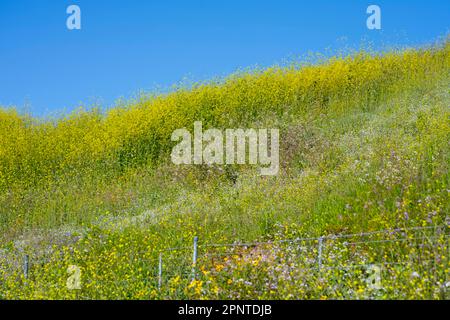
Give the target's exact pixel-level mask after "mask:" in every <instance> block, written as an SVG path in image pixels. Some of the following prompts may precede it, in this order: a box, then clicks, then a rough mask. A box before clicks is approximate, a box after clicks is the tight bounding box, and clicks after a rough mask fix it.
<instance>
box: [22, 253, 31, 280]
mask: <svg viewBox="0 0 450 320" xmlns="http://www.w3.org/2000/svg"><path fill="white" fill-rule="evenodd" d="M29 271H30V256H29V255H28V254H26V255H25V258H24V259H23V275H24V277H25V279H28V273H29Z"/></svg>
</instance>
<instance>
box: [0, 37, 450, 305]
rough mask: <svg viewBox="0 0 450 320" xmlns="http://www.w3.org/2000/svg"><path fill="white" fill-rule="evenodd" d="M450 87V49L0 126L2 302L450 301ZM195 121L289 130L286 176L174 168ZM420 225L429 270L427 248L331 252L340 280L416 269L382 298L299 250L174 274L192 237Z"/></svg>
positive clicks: (283, 147)
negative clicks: (76, 275) (384, 268)
mask: <svg viewBox="0 0 450 320" xmlns="http://www.w3.org/2000/svg"><path fill="white" fill-rule="evenodd" d="M449 84H450V42H449V41H448V40H447V41H444V42H443V43H440V44H437V45H433V46H430V47H426V48H415V49H403V50H397V51H389V52H385V53H382V54H380V53H367V52H359V53H354V54H351V55H342V56H336V57H333V58H329V59H326V60H323V61H320V62H319V63H315V64H295V63H294V64H292V65H289V66H283V67H272V68H269V69H265V70H255V71H250V72H241V73H238V74H235V75H232V76H230V77H228V78H226V79H224V80H220V81H210V82H207V83H201V84H198V85H193V86H191V87H189V88H183V87H180V88H178V89H177V90H174V91H173V92H170V93H166V94H159V95H152V96H147V95H144V96H142V97H140V98H138V99H136V100H133V101H129V102H128V103H127V104H126V105H124V106H117V107H116V108H112V109H109V110H106V111H105V110H100V109H83V108H80V109H78V110H76V111H75V112H73V113H71V114H69V115H67V116H64V117H58V118H55V119H49V118H47V119H38V118H34V117H31V116H29V115H25V114H19V113H18V112H17V111H16V110H14V109H5V108H4V109H0V137H1V138H0V241H1V246H0V298H5V299H15V298H19V299H28V298H38V299H40V298H50V299H52V298H68V299H70V298H73V299H77V298H78V299H91V298H99V299H108V298H109V299H158V298H251V299H257V298H281V299H292V298H448V295H446V293H445V290H447V287H446V286H450V282H449V275H450V274H449V272H450V270H449V269H450V268H449V260H448V259H449V254H448V252H449V251H448V231H449V228H450V217H449V215H448V214H449V212H450V201H449V198H450V197H449V193H450V186H449V181H450V174H449V172H450V170H449V166H450V145H449V141H450V108H449V106H450V89H449V88H450V86H449ZM195 121H202V123H203V126H204V127H205V128H207V127H213V128H220V129H226V128H279V129H280V161H281V163H280V172H279V174H278V175H277V176H273V177H271V176H260V175H259V170H257V169H256V166H252V165H226V166H216V165H214V166H206V165H201V166H177V165H174V164H172V163H171V162H170V152H171V148H172V147H173V145H174V143H173V142H171V139H170V137H171V134H172V132H173V131H174V130H175V129H178V128H183V127H186V128H187V129H188V130H191V129H192V128H193V123H194V122H195ZM417 226H420V227H430V226H432V227H434V226H439V227H440V229H439V230H440V231H439V232H438V233H434V235H435V238H434V240H435V242H433V246H427V245H425V246H424V244H423V242H422V243H421V245H422V246H421V247H420V248H419V249H421V251H420V256H419V255H418V251H417V250H419V249H418V248H416V247H414V246H401V245H394V246H390V247H388V248H384V247H383V248H384V249H383V250H381V251H382V252H381V251H380V250H378V249H380V247H373V246H372V247H370V248H369V247H361V248H360V249H359V250H358V253H357V256H355V254H349V251H348V249H345V248H344V246H343V245H342V244H336V245H334V246H331V247H329V248H328V249H329V251H328V255H327V259H329V261H327V263H328V265H329V266H330V265H334V266H344V265H351V264H352V263H356V261H358V263H360V262H361V261H362V262H364V263H369V262H371V263H376V262H377V261H384V262H389V261H391V260H389V259H388V257H387V256H388V255H389V257H391V258H392V259H394V260H395V261H411V264H409V265H403V266H401V267H396V268H394V267H392V268H391V269H392V270H390V273H389V274H390V275H391V277H388V278H386V281H385V283H384V288H385V289H383V290H377V291H376V292H372V291H370V290H368V289H367V288H366V286H365V284H364V282H362V281H361V279H360V277H359V276H358V274H359V275H360V274H361V272H362V271H355V272H353V273H351V272H348V271H345V272H343V271H327V270H325V271H324V270H322V273H310V272H309V273H308V272H302V270H303V269H302V266H309V265H310V264H311V261H312V260H311V259H314V257H315V255H316V252H312V253H311V255H309V254H308V253H305V254H304V255H303V256H302V258H301V259H300V258H295V259H294V258H293V257H294V256H293V255H292V254H289V252H290V251H292V250H293V249H292V247H289V246H288V247H283V248H280V247H279V246H274V245H272V246H270V248H265V247H259V248H258V247H257V248H253V249H251V250H250V249H245V250H242V251H240V252H237V253H236V252H230V251H226V252H225V251H223V252H222V253H221V254H222V255H223V257H222V258H220V259H206V260H207V261H206V260H205V261H202V262H201V263H200V265H198V272H199V276H198V278H197V280H194V281H192V279H190V276H187V275H186V270H187V271H189V270H190V266H189V267H188V268H184V270H181V269H182V268H178V269H180V270H181V271H179V272H178V271H177V270H178V269H177V266H182V265H185V264H186V263H185V262H183V261H181V260H182V258H183V257H184V258H186V259H190V258H191V255H192V253H191V252H190V251H189V250H185V249H183V250H181V251H179V252H176V251H175V252H172V255H171V254H169V253H168V252H167V251H164V250H166V249H168V248H174V247H182V248H185V247H189V248H190V246H191V243H192V239H193V237H194V236H198V237H199V239H200V243H201V244H202V245H208V244H212V243H236V242H245V241H264V242H270V241H276V240H277V239H278V240H279V239H295V238H305V237H318V236H327V235H342V234H350V233H359V232H371V231H376V230H383V229H394V228H411V227H417ZM442 226H444V229H443V230H442V229H441V227H442ZM407 236H408V234H405V237H407ZM426 236H428V235H426ZM312 246H314V245H312ZM380 246H381V245H380ZM205 248H206V247H205ZM377 248H378V249H377ZM205 250H206V249H205ZM227 250H228V249H227ZM346 250H347V251H346ZM160 252H164V257H165V259H166V260H164V261H165V264H164V271H165V275H166V276H165V280H164V283H163V289H162V290H159V289H158V280H157V268H158V257H159V254H160ZM204 252H206V251H204ZM224 252H225V253H226V254H224ZM26 254H28V255H29V256H30V259H31V266H30V274H29V277H28V279H25V278H24V276H23V272H22V270H21V264H22V259H23V256H24V255H26ZM173 256H175V258H176V259H178V260H176V259H175V258H173ZM203 256H205V255H203ZM362 257H363V258H362ZM423 257H426V258H425V260H426V261H429V260H430V261H431V260H432V261H433V263H432V264H425V265H423V264H422V265H420V264H418V263H420V261H419V260H420V259H423ZM171 259H175V260H173V261H172V260H171ZM358 259H359V260H358ZM310 260H311V261H310ZM187 261H189V260H187ZM69 265H77V266H79V267H80V268H81V271H82V278H81V280H82V289H81V290H68V289H67V288H66V281H67V278H68V274H67V268H68V266H69ZM277 266H278V267H279V268H278V269H274V268H275V267H277ZM255 268H257V269H258V270H259V272H257V273H255V272H253V271H254V270H255ZM252 270H253V271H252ZM268 279H270V281H269V280H268ZM274 283H276V285H273V284H274Z"/></svg>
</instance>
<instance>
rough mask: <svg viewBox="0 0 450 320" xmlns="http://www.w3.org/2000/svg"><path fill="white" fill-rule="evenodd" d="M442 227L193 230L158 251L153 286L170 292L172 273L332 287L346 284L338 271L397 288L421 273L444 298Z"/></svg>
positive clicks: (445, 230) (256, 284) (445, 232)
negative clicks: (278, 232) (224, 240)
mask: <svg viewBox="0 0 450 320" xmlns="http://www.w3.org/2000/svg"><path fill="white" fill-rule="evenodd" d="M449 229H450V228H449V227H448V226H430V227H415V228H401V229H392V230H380V231H375V232H366V233H358V234H342V235H327V236H322V237H312V238H297V239H281V240H274V241H268V242H248V243H229V244H202V243H201V241H200V240H199V239H198V238H195V239H194V241H193V244H192V247H180V248H171V249H168V250H165V251H162V252H161V253H160V256H159V264H158V288H159V290H161V292H162V294H163V296H164V295H166V296H173V292H170V287H171V284H172V282H174V279H175V282H183V281H184V282H185V283H186V284H192V283H193V282H195V281H198V282H200V281H201V282H203V283H211V282H212V283H217V282H221V283H227V284H228V285H230V286H232V285H233V284H236V283H237V284H238V287H241V288H242V287H245V286H247V287H248V288H250V289H251V290H261V292H260V295H262V296H265V292H264V291H266V293H267V292H271V291H279V290H282V287H283V286H284V287H286V289H287V290H288V289H289V288H290V287H289V286H290V285H293V284H294V283H295V285H298V286H302V285H303V286H306V287H307V286H308V285H309V286H311V285H315V284H317V283H326V284H329V283H330V282H332V283H334V284H335V286H334V287H333V292H334V293H336V292H337V291H339V290H341V291H345V290H346V288H345V286H346V283H345V281H342V279H347V280H348V281H353V282H355V281H358V282H359V283H360V284H363V285H364V288H365V289H373V290H372V291H373V292H380V290H381V291H382V290H384V289H385V287H390V288H391V289H392V290H397V288H401V285H400V282H402V281H403V283H409V284H411V285H413V284H414V283H415V278H420V277H421V276H423V275H424V274H426V275H427V279H426V280H425V282H429V283H427V284H426V285H427V286H428V287H429V288H428V289H429V290H439V291H440V296H441V297H442V298H448V289H450V288H448V287H449V284H450V283H449V282H448V281H449V270H448V269H449V258H450V252H449ZM218 279H220V280H218ZM405 280H406V281H405ZM416 282H417V281H416ZM241 284H244V285H241ZM336 284H337V285H336ZM347 284H348V282H347ZM290 289H292V288H290ZM324 291H326V290H324ZM181 296H182V294H181ZM181 296H180V297H181ZM276 296H278V295H276ZM226 297H229V298H233V296H232V295H229V296H226Z"/></svg>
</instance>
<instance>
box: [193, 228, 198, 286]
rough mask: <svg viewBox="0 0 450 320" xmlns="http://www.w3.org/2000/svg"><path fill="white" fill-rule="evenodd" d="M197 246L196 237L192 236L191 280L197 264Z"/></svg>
mask: <svg viewBox="0 0 450 320" xmlns="http://www.w3.org/2000/svg"><path fill="white" fill-rule="evenodd" d="M197 248H198V237H197V236H195V237H194V253H193V256H192V280H195V278H196V273H197V271H196V266H197Z"/></svg>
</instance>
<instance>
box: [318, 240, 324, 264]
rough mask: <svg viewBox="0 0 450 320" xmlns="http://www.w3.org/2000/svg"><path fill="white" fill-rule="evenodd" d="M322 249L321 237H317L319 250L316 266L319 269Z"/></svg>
mask: <svg viewBox="0 0 450 320" xmlns="http://www.w3.org/2000/svg"><path fill="white" fill-rule="evenodd" d="M322 250H323V237H320V238H319V250H318V253H317V267H318V269H319V271H320V268H321V267H322Z"/></svg>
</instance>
